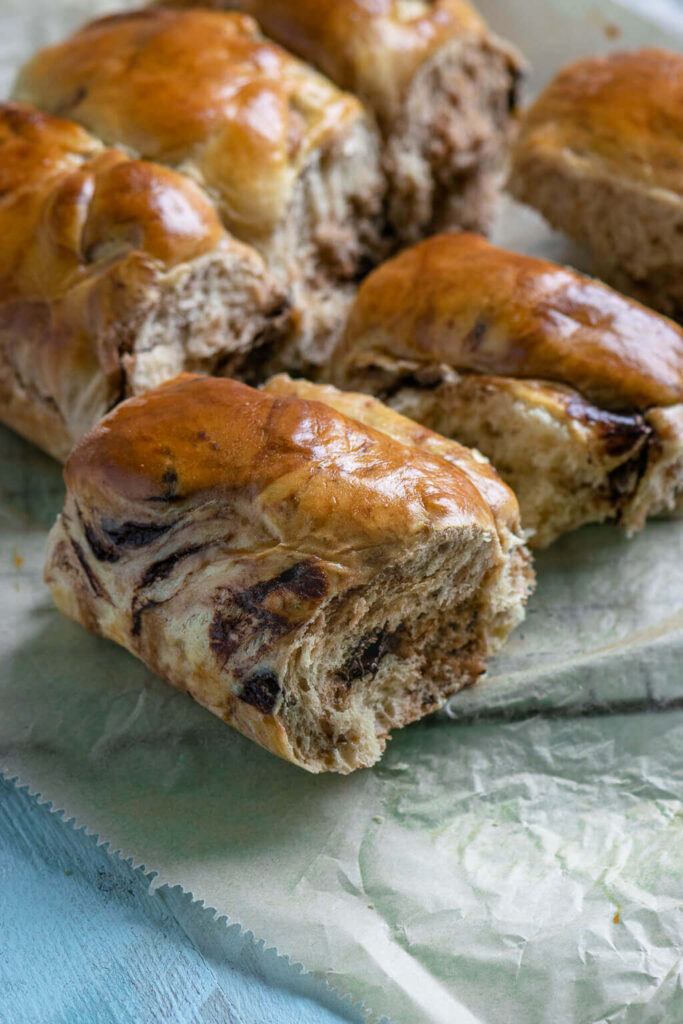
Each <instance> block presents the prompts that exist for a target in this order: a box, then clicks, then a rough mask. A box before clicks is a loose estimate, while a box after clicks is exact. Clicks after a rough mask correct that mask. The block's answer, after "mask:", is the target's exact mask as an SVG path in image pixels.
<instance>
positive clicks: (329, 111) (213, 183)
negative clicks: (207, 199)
mask: <svg viewBox="0 0 683 1024" xmlns="http://www.w3.org/2000/svg"><path fill="white" fill-rule="evenodd" d="M16 95H17V96H18V97H19V98H20V99H26V100H28V101H30V102H32V103H35V104H36V105H37V106H39V107H41V108H42V109H45V110H48V111H50V112H52V113H59V114H61V115H63V116H68V117H71V118H73V119H74V120H76V121H78V122H79V123H81V124H83V125H85V127H87V128H88V129H89V130H91V131H93V132H94V133H95V134H97V135H99V136H100V137H101V138H102V139H103V140H104V141H105V142H107V143H109V144H123V145H126V146H128V147H130V148H131V149H132V150H134V151H135V152H136V153H137V154H139V155H140V156H143V157H145V158H148V159H152V160H159V161H161V162H164V163H170V164H173V165H178V164H184V165H187V166H188V167H190V168H191V169H193V170H194V172H195V173H197V174H198V175H199V176H200V177H201V179H202V181H203V183H204V184H205V185H207V186H208V187H209V188H213V189H215V190H216V191H217V193H218V194H219V195H220V196H221V199H222V211H223V214H224V219H225V221H226V223H227V224H228V226H229V227H230V228H231V229H232V230H234V231H235V232H236V233H237V234H238V235H239V236H240V237H243V238H246V239H248V240H254V241H255V240H257V239H259V238H263V237H265V236H267V235H268V234H269V233H270V232H271V231H272V230H273V229H274V227H275V225H276V224H277V222H278V221H279V220H280V219H281V217H282V216H283V214H284V211H285V209H286V206H287V203H288V201H289V200H290V198H291V192H292V188H293V183H294V182H295V181H296V177H297V175H298V173H299V172H300V170H301V168H302V167H303V165H304V163H305V161H306V160H307V158H308V157H309V156H310V154H311V153H312V152H313V151H314V150H315V149H316V148H319V147H321V146H323V145H324V144H325V143H326V142H327V141H329V140H330V139H331V138H334V137H337V136H339V135H340V134H343V126H344V125H347V124H352V123H354V122H357V121H359V120H361V119H363V116H364V115H363V112H362V109H361V107H360V104H359V103H358V101H357V100H355V99H354V98H353V97H352V96H350V95H348V94H346V93H342V92H340V91H339V90H338V89H337V88H336V87H335V86H333V85H332V83H331V82H328V81H327V80H326V79H324V78H322V77H321V76H320V75H318V74H317V73H316V72H314V71H313V70H312V69H310V68H308V67H306V65H305V64H303V63H301V62H300V61H298V60H296V59H295V58H294V57H292V56H290V55H289V54H288V53H286V52H285V51H284V50H282V49H280V47H278V46H275V45H274V44H272V43H270V42H268V41H267V40H265V39H264V38H263V37H262V36H261V34H260V32H259V30H258V26H257V25H256V23H255V22H254V21H253V20H252V19H251V18H249V17H246V16H243V15H240V14H231V13H221V12H217V11H207V10H194V11H162V10H154V9H148V10H142V11H137V12H132V13H126V14H118V15H112V16H110V17H106V18H101V19H99V20H97V21H94V22H91V23H90V24H88V25H86V26H85V27H84V28H82V29H81V30H80V31H79V32H76V33H75V34H74V35H73V36H72V37H71V38H70V39H68V40H66V42H64V43H61V44H59V45H57V46H52V47H48V48H46V49H44V50H42V51H41V52H39V53H38V54H37V56H36V57H35V58H34V59H33V60H32V61H31V62H30V63H29V64H28V65H27V66H26V67H25V68H24V69H23V71H22V72H21V74H20V76H19V79H18V81H17V85H16Z"/></svg>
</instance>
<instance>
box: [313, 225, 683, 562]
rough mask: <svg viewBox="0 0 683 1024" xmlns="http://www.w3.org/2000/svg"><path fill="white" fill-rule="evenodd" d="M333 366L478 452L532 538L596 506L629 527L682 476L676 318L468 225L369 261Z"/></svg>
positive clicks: (682, 401)
mask: <svg viewBox="0 0 683 1024" xmlns="http://www.w3.org/2000/svg"><path fill="white" fill-rule="evenodd" d="M330 372H331V374H332V375H333V376H334V378H335V380H336V382H337V383H338V384H339V385H340V386H342V387H346V388H356V389H358V390H361V391H366V392H369V393H371V394H374V395H378V396H379V397H380V398H382V399H383V400H384V401H386V402H387V403H388V404H389V405H390V406H391V407H392V408H393V409H396V410H397V411H399V412H402V413H404V414H405V415H407V416H409V417H411V418H412V419H414V420H417V421H418V422H420V423H422V424H424V425H425V426H427V427H429V428H431V429H432V430H435V431H438V432H439V433H441V434H444V435H446V436H447V437H453V438H456V439H457V440H459V441H460V442H462V443H463V444H466V445H469V446H471V447H474V448H478V449H479V450H480V451H481V452H483V453H484V454H485V455H486V456H487V457H488V458H490V460H491V462H492V463H493V465H494V466H495V467H496V469H497V470H498V471H499V472H500V474H501V476H502V477H503V479H504V480H505V481H506V482H507V483H508V484H509V485H510V486H511V487H512V489H513V490H514V492H515V494H516V495H517V498H518V499H519V503H520V508H521V512H522V525H523V526H524V527H525V528H526V529H529V530H532V531H533V536H532V538H531V540H530V544H533V545H535V546H538V547H540V546H543V545H545V544H548V543H550V542H551V541H552V540H554V539H555V538H556V537H557V536H559V535H560V534H561V533H563V532H565V531H567V530H572V529H575V528H576V527H578V526H580V525H581V524H583V523H589V522H601V521H603V520H607V519H612V520H616V521H617V522H618V523H619V524H620V525H621V526H623V527H624V529H626V530H627V531H628V532H629V533H630V532H632V531H634V530H637V529H639V528H640V527H642V526H643V525H644V522H645V519H646V517H647V516H648V515H652V514H654V513H656V512H660V511H662V510H664V509H668V508H671V507H672V506H673V505H674V504H675V502H676V501H677V495H678V493H679V492H680V490H681V489H682V488H683V332H682V331H681V330H680V328H678V327H677V325H676V324H674V323H673V322H671V321H670V320H667V319H665V318H664V317H662V316H659V315H658V314H656V313H653V312H652V311H651V310H648V309H646V308H645V307H643V306H640V305H639V304H638V303H636V302H633V301H632V300H630V299H626V298H624V297H623V296H622V295H620V294H618V293H617V292H615V291H612V289H610V288H608V287H607V286H606V285H603V284H601V283H600V282H598V281H594V280H592V279H590V278H587V277H583V276H581V275H580V274H577V273H575V272H573V271H571V270H567V269H564V268H562V267H558V266H556V265H554V264H552V263H549V262H547V261H545V260H538V259H532V258H530V257H528V256H520V255H517V254H515V253H511V252H506V251H504V250H501V249H498V248H496V247H494V246H492V245H490V244H489V243H487V242H486V241H485V240H484V239H482V238H479V237H476V236H474V235H466V234H462V235H441V236H437V237H435V238H431V239H428V240H427V241H425V242H422V243H420V244H419V245H417V246H414V247H413V248H411V249H407V250H405V251H404V252H403V253H401V254H400V255H399V256H397V257H395V258H394V259H392V260H389V261H388V262H387V263H385V264H384V265H383V266H382V267H379V268H378V269H377V270H375V271H374V272H373V273H372V274H371V275H370V276H369V277H368V278H367V279H366V280H365V281H364V283H363V284H362V286H361V288H360V290H359V292H358V296H357V299H356V302H355V304H354V306H353V307H352V309H351V313H350V316H349V320H348V324H347V328H346V334H345V337H344V339H343V341H342V342H341V344H340V346H339V349H338V351H337V352H336V353H335V354H334V357H333V360H332V363H331V371H330Z"/></svg>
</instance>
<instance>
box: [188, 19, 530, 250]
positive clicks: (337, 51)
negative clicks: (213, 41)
mask: <svg viewBox="0 0 683 1024" xmlns="http://www.w3.org/2000/svg"><path fill="white" fill-rule="evenodd" d="M199 5H200V4H198V3H197V0H195V2H194V3H193V0H171V2H170V6H181V7H189V6H199ZM201 6H207V4H206V2H205V0H204V3H202V4H201ZM210 6H214V7H222V8H224V9H225V8H238V9H239V10H241V11H244V12H246V13H247V14H251V15H253V16H254V18H256V20H257V21H258V22H259V23H260V25H261V27H262V29H263V31H264V32H265V33H266V34H267V35H268V36H270V37H272V38H273V39H275V40H276V41H277V42H278V43H280V44H281V45H282V46H284V47H286V48H287V49H289V50H291V51H292V52H293V53H297V54H298V55H299V56H300V57H303V58H304V60H307V61H309V62H310V63H311V64H314V65H316V67H318V68H319V69H320V70H321V71H322V72H323V73H324V74H326V75H328V76H329V77H330V78H331V79H332V80H333V81H334V82H336V83H337V85H339V86H341V87H342V88H343V89H348V90H349V91H350V92H353V93H355V94H356V95H357V96H359V97H360V98H361V99H362V100H363V102H364V103H365V104H366V105H367V106H368V108H369V109H370V110H372V112H373V113H374V115H375V118H376V120H377V123H378V124H379V127H380V130H381V132H382V137H383V143H384V145H383V157H384V159H383V164H384V168H385V171H386V172H387V176H388V179H389V184H390V198H389V213H390V219H391V221H392V225H393V230H394V231H395V232H396V234H397V235H398V237H399V239H400V240H402V241H403V242H414V241H417V240H418V239H419V238H421V237H423V236H424V235H426V234H429V233H431V232H433V231H435V230H445V229H449V228H454V227H460V228H467V229H469V230H479V231H483V230H486V229H487V228H488V226H489V223H490V220H491V217H492V213H493V200H494V198H495V195H496V192H497V186H498V179H499V174H500V169H501V164H502V159H503V156H504V154H505V150H506V146H507V143H508V141H509V134H510V128H511V124H512V115H514V112H515V110H516V108H517V102H518V92H519V81H520V78H521V70H522V61H521V58H520V57H519V55H518V54H517V53H516V51H515V50H513V48H512V47H511V46H509V45H507V44H505V43H503V42H501V41H500V40H499V39H497V38H496V37H495V36H494V35H493V34H492V33H491V32H490V30H489V29H488V27H487V26H486V24H485V23H484V21H483V20H482V19H481V18H480V17H479V15H478V14H477V13H476V12H475V11H474V9H473V8H472V7H471V6H470V4H469V3H467V2H466V0H410V2H409V3H406V0H213V3H211V4H210Z"/></svg>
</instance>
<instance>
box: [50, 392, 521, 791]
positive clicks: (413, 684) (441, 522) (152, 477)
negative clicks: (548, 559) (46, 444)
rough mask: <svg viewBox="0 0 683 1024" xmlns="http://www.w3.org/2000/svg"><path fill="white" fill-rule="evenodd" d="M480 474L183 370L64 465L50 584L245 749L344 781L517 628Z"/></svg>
mask: <svg viewBox="0 0 683 1024" xmlns="http://www.w3.org/2000/svg"><path fill="white" fill-rule="evenodd" d="M296 387H301V388H302V389H303V387H304V386H303V385H297V386H296ZM281 390H282V385H280V391H281ZM285 390H286V389H285ZM314 393H315V394H316V396H317V397H322V398H325V397H326V392H325V390H324V389H317V390H316V391H315V392H314ZM399 433H400V431H399ZM444 443H445V442H444ZM482 478H483V487H482V491H480V490H479V489H478V487H477V486H476V482H477V477H476V471H475V468H474V465H473V466H471V467H470V470H469V472H468V475H465V473H463V472H462V471H461V470H460V469H458V468H457V467H456V466H455V465H452V464H451V463H449V462H448V461H446V460H445V459H443V458H441V457H440V456H439V455H434V454H430V453H429V451H428V449H427V448H420V447H416V446H414V445H412V444H410V443H402V442H401V441H398V440H394V439H393V438H392V437H390V436H389V435H388V434H387V433H384V432H383V431H382V430H379V429H375V428H374V427H371V426H364V425H362V424H361V422H360V420H359V419H351V418H349V417H348V416H346V415H343V414H341V413H339V412H337V411H335V410H334V409H333V408H332V407H331V406H330V405H328V404H326V403H325V404H324V403H323V402H320V401H315V400H314V401H311V400H308V399H303V398H300V397H298V396H297V395H295V394H282V393H278V385H277V384H276V385H274V387H273V388H272V389H271V390H265V391H255V390H253V389H251V388H249V387H247V386H245V385H243V384H240V383H237V382H236V381H232V380H225V379H218V378H208V377H198V376H193V375H187V374H186V375H182V376H180V377H178V378H176V379H175V380H174V381H171V382H170V383H167V384H165V385H163V386H162V387H160V388H157V389H155V390H153V391H150V392H148V393H147V394H146V395H144V396H142V397H139V398H133V399H129V400H128V401H127V402H124V403H123V404H122V405H120V406H118V407H117V409H115V410H114V411H113V412H112V413H110V414H109V416H107V417H106V418H105V419H104V420H103V422H102V423H101V424H100V425H99V426H97V427H96V428H95V429H94V430H93V431H92V432H91V433H90V434H88V435H87V437H85V438H84V439H83V440H82V441H81V442H80V443H79V444H78V445H77V446H76V448H75V449H74V451H73V452H72V453H71V455H70V457H69V459H68V461H67V463H66V468H65V480H66V485H67V498H66V504H65V506H64V511H63V513H62V515H61V516H60V518H59V520H58V522H57V524H56V525H55V527H54V528H53V530H52V533H51V535H50V541H49V546H48V555H47V566H46V580H47V582H48V584H49V585H50V587H51V589H52V592H53V595H54V598H55V600H56V602H57V604H58V606H59V607H60V608H61V609H62V610H63V611H64V612H66V614H68V615H70V616H71V617H72V618H74V619H76V620H77V621H78V622H80V623H82V624H83V625H84V626H86V627H87V628H88V629H91V630H93V631H95V632H98V633H100V634H102V635H103V636H106V637H110V638H111V639H113V640H115V641H117V642H118V643H120V644H122V645H123V646H124V647H127V648H128V650H130V651H132V652H133V653H134V654H136V655H137V656H138V657H140V658H142V660H143V661H145V662H146V664H147V665H149V667H150V668H152V669H153V670H154V671H155V672H158V673H159V674H160V675H161V676H163V677H164V678H165V679H167V680H168V681H169V682H171V683H172V684H173V685H174V686H177V687H178V688H180V689H183V690H186V691H187V692H189V693H190V694H191V695H192V696H193V697H194V698H195V699H196V700H198V701H199V702H200V703H201V704H203V705H205V706H206V707H208V708H209V709H210V710H211V711H213V712H214V713H215V714H217V715H218V716H219V717H220V718H222V719H223V720H224V721H226V722H228V723H230V724H231V725H233V726H235V728H237V729H239V730H240V731H241V732H243V733H244V734H245V735H246V736H249V737H251V738H252V739H254V740H256V741H257V742H258V743H260V744H261V745H262V746H264V747H266V748H267V749H268V750H271V751H273V752H274V753H276V754H279V755H280V756H281V757H284V758H287V759H288V760H290V761H293V762H294V763H295V764H298V765H300V766H301V767H303V768H306V769H308V770H309V771H313V772H319V771H324V770H333V771H339V772H344V773H345V772H349V771H352V770H353V769H355V768H359V767H362V766H365V765H370V764H372V763H374V762H375V761H376V760H377V759H378V758H379V757H380V755H381V753H382V751H383V749H384V747H385V744H386V741H387V738H388V735H389V732H390V731H391V730H392V729H394V728H397V727H399V726H403V725H405V724H406V723H408V722H411V721H413V720H415V719H417V718H420V717H422V716H423V715H424V714H426V713H427V712H429V711H432V710H434V709H435V708H437V707H440V706H441V705H442V704H443V703H444V701H445V700H446V699H447V698H448V697H449V696H450V695H451V694H452V693H455V692H456V691H457V690H459V689H460V688H461V687H463V686H466V685H468V684H470V683H472V682H474V681H475V680H476V679H477V677H478V676H479V675H480V674H481V672H482V671H483V670H484V668H485V664H486V658H487V656H488V655H489V653H490V652H491V651H492V650H495V649H496V648H497V647H498V646H499V645H500V643H501V642H502V640H503V639H504V637H505V635H506V634H507V632H508V631H509V629H510V628H511V627H512V626H513V625H514V624H515V623H516V622H518V621H519V619H520V618H521V616H522V605H523V602H524V599H525V597H526V594H527V592H528V590H529V587H530V585H531V573H530V570H529V568H528V555H527V553H526V551H525V550H524V549H523V548H522V547H520V538H519V536H517V537H514V538H513V536H512V534H513V530H514V528H515V517H516V514H517V513H516V509H515V505H514V500H513V499H512V498H511V497H510V496H509V492H508V494H506V496H505V501H504V502H503V504H505V503H507V504H508V508H507V511H504V510H503V508H502V506H501V507H500V508H499V509H498V510H497V514H496V515H497V516H498V517H499V521H502V519H505V520H506V521H507V522H508V525H509V529H508V533H507V537H506V538H505V539H504V540H503V539H502V534H503V531H502V530H501V528H500V527H499V525H498V522H497V518H496V515H494V513H493V512H492V510H491V508H490V507H489V505H488V504H487V503H486V501H485V500H484V498H483V497H482V493H483V491H484V490H485V489H486V488H487V487H491V473H490V470H488V468H486V467H483V469H482ZM501 486H502V485H500V484H499V485H498V487H499V488H500V487H501ZM513 563H514V571H512V566H513Z"/></svg>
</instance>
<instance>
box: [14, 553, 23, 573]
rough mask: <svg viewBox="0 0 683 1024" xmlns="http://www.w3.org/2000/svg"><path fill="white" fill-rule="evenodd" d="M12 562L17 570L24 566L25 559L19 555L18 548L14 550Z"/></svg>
mask: <svg viewBox="0 0 683 1024" xmlns="http://www.w3.org/2000/svg"><path fill="white" fill-rule="evenodd" d="M12 561H13V562H14V568H15V569H21V567H22V565H23V564H24V559H23V558H22V556H21V555H20V554H19V552H18V551H17V549H16V548H13V549H12Z"/></svg>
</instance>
